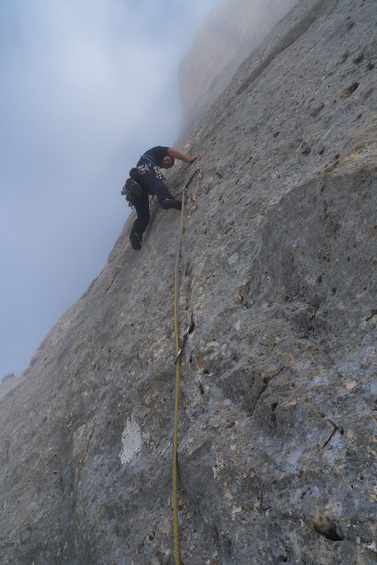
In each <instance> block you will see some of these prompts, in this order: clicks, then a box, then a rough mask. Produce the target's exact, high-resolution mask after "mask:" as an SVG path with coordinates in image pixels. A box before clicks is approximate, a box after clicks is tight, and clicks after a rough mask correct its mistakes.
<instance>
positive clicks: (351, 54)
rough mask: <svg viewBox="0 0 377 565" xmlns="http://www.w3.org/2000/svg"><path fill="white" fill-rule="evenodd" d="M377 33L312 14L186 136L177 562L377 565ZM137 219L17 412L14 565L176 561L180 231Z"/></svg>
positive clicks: (5, 402)
mask: <svg viewBox="0 0 377 565" xmlns="http://www.w3.org/2000/svg"><path fill="white" fill-rule="evenodd" d="M375 20H376V13H375V2H374V1H373V0H365V1H357V2H355V1H352V2H351V1H349V0H337V1H336V0H331V1H330V0H328V1H324V0H322V1H320V2H313V1H309V0H306V1H303V2H300V3H299V4H298V5H297V7H296V9H295V10H294V11H293V12H292V13H291V14H289V15H288V16H287V18H286V19H285V20H284V21H283V22H282V23H281V24H280V25H279V26H278V27H277V28H276V29H275V30H274V31H273V34H272V35H270V36H269V37H268V38H266V40H265V41H264V42H263V43H262V44H261V45H260V47H259V48H258V49H257V50H256V51H254V52H253V53H251V54H250V57H249V58H248V59H247V60H246V61H245V62H244V63H243V64H242V66H241V67H240V69H239V71H238V72H237V74H236V76H235V78H234V80H233V81H232V84H231V86H230V87H229V88H228V89H227V90H226V91H225V92H224V93H223V94H222V95H221V96H220V97H219V98H218V99H217V101H216V103H215V104H213V106H212V107H211V109H210V110H209V111H208V112H207V113H206V115H205V116H204V117H203V118H202V120H201V121H200V122H198V123H197V125H196V127H195V129H194V130H193V132H192V135H191V136H190V138H189V139H187V142H186V147H185V150H187V151H191V152H192V153H198V154H201V155H202V159H201V166H202V168H203V178H202V179H201V181H200V183H199V184H196V182H194V183H193V184H192V185H191V187H190V193H189V196H190V201H189V203H188V206H187V209H186V224H185V225H186V228H185V232H184V237H183V248H182V269H181V271H182V272H181V286H180V305H181V316H180V327H181V328H182V332H183V330H184V328H185V325H186V323H187V321H188V319H189V317H190V315H191V313H192V314H193V316H194V320H195V330H194V332H193V333H192V334H191V335H190V336H189V339H188V342H187V345H186V349H185V352H184V355H183V359H182V383H181V390H180V420H179V476H180V477H179V478H180V490H179V505H180V512H179V519H180V545H181V560H182V564H186V565H187V564H189V563H190V564H191V565H202V564H210V565H214V564H215V563H216V564H217V565H220V564H221V565H230V564H234V563H237V564H242V565H244V564H250V565H253V564H257V565H262V564H263V565H264V564H266V563H274V564H275V563H289V564H302V563H304V564H306V565H314V564H315V565H318V564H321V565H327V564H331V565H348V564H358V565H365V564H368V565H369V564H372V563H375V562H376V557H377V546H376V544H377V532H376V521H375V516H376V496H377V493H376V421H377V411H376V409H377V406H376V401H377V377H376V364H377V363H376V362H377V355H376V322H377V304H376V231H377V222H376V215H375V210H376V164H377V163H376V156H377V155H376V137H375V132H376V115H375V108H376V71H375V64H376V61H375V54H376V25H375V24H376V21H375ZM194 166H195V165H192V166H191V167H186V166H180V167H177V170H176V171H175V172H174V173H172V174H171V175H170V179H169V181H170V183H171V185H172V186H173V187H176V189H177V191H178V190H179V189H180V187H182V186H183V184H184V183H185V182H186V181H187V180H188V178H189V176H190V175H191V173H192V168H193V167H194ZM132 220H133V218H130V220H129V222H127V224H126V225H125V228H124V231H123V233H122V234H121V235H120V237H119V240H118V241H117V243H116V245H115V247H114V249H113V251H112V253H111V254H110V257H109V260H108V263H107V264H106V265H105V267H104V269H103V271H102V272H101V273H100V275H99V276H98V278H97V279H95V280H94V281H93V283H92V285H91V286H90V287H89V289H88V291H87V292H86V293H85V295H84V296H83V297H82V298H81V300H79V301H78V303H77V304H75V305H74V306H73V307H72V308H70V309H69V310H68V312H67V313H66V314H65V315H64V316H63V317H62V318H61V320H59V322H58V323H57V324H56V326H55V327H54V328H52V330H51V332H50V333H49V334H48V336H47V337H46V339H45V341H44V342H43V344H42V345H41V347H40V348H39V350H38V351H37V352H36V354H35V356H34V358H33V360H32V365H31V366H30V368H29V369H28V371H27V372H26V374H25V375H24V376H23V377H21V379H22V381H21V383H20V384H19V385H18V386H17V387H16V388H14V389H13V390H12V391H11V392H10V393H8V394H7V395H6V396H5V397H4V398H3V399H2V400H1V410H0V446H1V452H0V453H1V456H0V457H1V459H0V465H1V474H0V493H1V495H0V500H1V518H0V519H1V528H0V532H1V534H0V536H1V537H0V556H1V563H4V564H7V563H8V564H12V565H13V564H14V563H17V564H30V563H35V564H38V565H40V564H52V563H54V564H55V563H70V564H77V565H78V564H80V565H82V564H88V565H89V564H90V565H92V564H93V563H96V564H97V563H98V564H103V563H106V564H109V565H110V564H111V565H113V564H114V565H115V564H116V565H120V564H127V565H132V564H133V565H139V564H143V565H144V564H145V565H150V564H153V565H158V564H160V565H162V564H165V565H171V564H173V563H174V558H173V531H172V510H171V497H172V477H171V476H172V465H173V460H172V434H173V410H174V380H175V367H174V364H173V363H174V335H173V287H174V279H173V275H174V263H175V253H176V246H177V236H178V230H179V214H178V213H176V212H175V211H163V210H161V209H157V208H155V209H154V215H153V221H152V223H151V226H150V228H149V229H148V233H147V237H146V239H145V243H144V245H143V248H142V250H141V251H140V252H134V251H132V249H131V248H130V245H129V242H128V231H129V229H130V224H131V222H132Z"/></svg>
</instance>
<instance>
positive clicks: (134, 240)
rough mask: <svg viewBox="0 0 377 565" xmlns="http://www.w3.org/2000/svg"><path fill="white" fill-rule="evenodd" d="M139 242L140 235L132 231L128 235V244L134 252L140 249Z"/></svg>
mask: <svg viewBox="0 0 377 565" xmlns="http://www.w3.org/2000/svg"><path fill="white" fill-rule="evenodd" d="M141 240H142V234H141V233H137V232H136V231H132V232H131V233H130V242H131V245H132V249H134V250H135V251H139V249H141Z"/></svg>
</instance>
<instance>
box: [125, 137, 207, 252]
mask: <svg viewBox="0 0 377 565" xmlns="http://www.w3.org/2000/svg"><path fill="white" fill-rule="evenodd" d="M175 159H178V160H180V161H184V162H185V163H193V162H194V161H195V160H196V159H197V157H186V155H182V153H180V152H179V151H177V150H176V149H173V148H171V147H162V146H160V145H158V146H157V147H152V149H148V151H146V152H145V153H144V154H143V155H142V156H141V157H140V159H139V161H138V163H137V166H136V168H134V169H131V171H130V176H131V178H132V179H133V180H134V181H136V182H137V183H138V184H139V185H140V186H141V194H139V195H138V196H136V198H134V199H133V202H132V204H133V205H134V206H135V209H136V214H137V218H136V220H135V221H134V223H133V226H132V230H131V232H130V241H131V245H132V248H133V249H134V250H135V251H137V250H139V249H141V240H142V238H143V233H144V232H145V230H146V228H147V225H148V224H149V220H150V213H149V194H155V195H156V196H157V200H158V201H159V203H160V206H162V208H164V209H165V210H168V209H169V208H174V209H175V210H181V207H182V203H181V201H180V200H176V199H175V198H174V196H172V194H171V193H170V191H169V189H168V186H167V184H166V180H165V177H164V175H163V173H162V171H161V169H170V168H171V167H172V166H173V165H174V161H175Z"/></svg>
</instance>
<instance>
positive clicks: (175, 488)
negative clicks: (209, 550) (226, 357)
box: [173, 190, 186, 565]
mask: <svg viewBox="0 0 377 565" xmlns="http://www.w3.org/2000/svg"><path fill="white" fill-rule="evenodd" d="M185 192H186V191H185V190H184V191H183V193H182V211H181V225H180V231H179V238H178V247H177V255H176V259H175V272H174V335H175V353H176V355H177V357H176V363H175V409H174V445H173V515H174V556H175V565H179V563H180V557H179V529H178V416H179V385H180V380H181V359H180V356H179V355H178V353H179V349H180V348H179V319H178V318H179V264H180V257H181V242H182V235H183V228H184V220H185V214H184V211H185Z"/></svg>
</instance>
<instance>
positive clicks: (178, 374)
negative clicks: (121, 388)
mask: <svg viewBox="0 0 377 565" xmlns="http://www.w3.org/2000/svg"><path fill="white" fill-rule="evenodd" d="M198 173H201V169H196V171H195V172H194V173H193V174H192V175H191V177H190V179H189V181H188V182H187V183H186V184H185V186H184V188H183V190H182V208H181V223H180V229H179V237H178V245H177V253H176V259H175V271H174V336H175V350H176V357H175V361H174V364H175V409H174V442H173V516H174V556H175V565H179V564H180V555H179V528H178V419H179V386H180V380H181V355H182V351H183V348H184V345H185V343H186V340H187V337H188V335H189V334H190V333H191V332H192V331H193V330H194V327H195V326H194V322H193V318H192V317H191V321H190V324H189V325H188V326H187V328H186V331H185V334H184V336H183V339H182V343H181V344H180V343H179V267H180V258H181V244H182V236H183V228H184V219H185V214H184V212H185V199H186V194H187V189H188V187H189V186H190V184H191V182H192V180H193V179H194V177H195V175H196V174H198Z"/></svg>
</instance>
